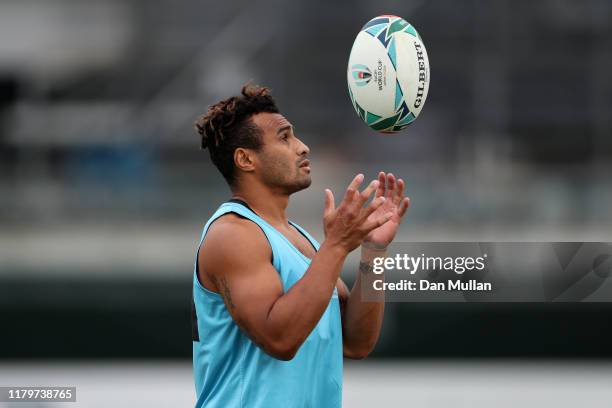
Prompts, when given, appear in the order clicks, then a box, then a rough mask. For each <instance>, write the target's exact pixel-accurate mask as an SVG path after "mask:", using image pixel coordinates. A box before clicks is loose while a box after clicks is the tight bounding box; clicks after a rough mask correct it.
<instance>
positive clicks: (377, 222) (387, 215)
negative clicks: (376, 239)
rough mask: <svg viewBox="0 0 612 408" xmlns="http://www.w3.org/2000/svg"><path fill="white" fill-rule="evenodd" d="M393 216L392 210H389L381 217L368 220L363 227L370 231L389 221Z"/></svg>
mask: <svg viewBox="0 0 612 408" xmlns="http://www.w3.org/2000/svg"><path fill="white" fill-rule="evenodd" d="M391 217H393V213H392V212H388V213H385V214H382V215H381V216H380V217H377V218H376V219H374V220H371V221H366V222H365V224H364V225H363V228H364V229H365V230H366V231H368V232H369V231H372V230H374V229H376V228H378V227H380V226H381V225H383V224H384V223H386V222H387V221H389V220H390V219H391Z"/></svg>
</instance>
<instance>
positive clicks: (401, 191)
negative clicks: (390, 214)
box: [393, 179, 405, 207]
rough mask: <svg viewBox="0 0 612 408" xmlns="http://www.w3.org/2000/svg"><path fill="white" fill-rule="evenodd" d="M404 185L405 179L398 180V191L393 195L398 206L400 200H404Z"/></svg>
mask: <svg viewBox="0 0 612 408" xmlns="http://www.w3.org/2000/svg"><path fill="white" fill-rule="evenodd" d="M404 187H405V184H404V180H402V179H399V180H397V191H396V193H395V196H394V197H393V203H394V204H395V205H397V206H398V207H399V205H400V202H401V201H402V198H404Z"/></svg>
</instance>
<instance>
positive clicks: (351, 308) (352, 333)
mask: <svg viewBox="0 0 612 408" xmlns="http://www.w3.org/2000/svg"><path fill="white" fill-rule="evenodd" d="M385 253H386V251H385V250H384V249H375V248H368V247H364V246H362V247H361V260H360V262H359V272H358V274H357V279H356V280H355V284H354V285H353V289H352V290H351V292H350V295H349V298H348V301H347V304H346V311H345V315H344V320H343V326H344V327H343V328H344V345H345V353H346V354H347V356H348V357H354V358H363V357H365V356H367V355H368V354H369V353H370V352H371V351H372V350H373V349H374V346H375V345H376V342H377V341H378V336H379V335H380V329H381V326H382V321H383V316H384V311H385V294H384V292H382V291H376V290H374V289H373V286H372V284H373V282H374V280H377V279H383V275H375V274H374V273H373V272H372V263H373V259H374V258H376V257H380V256H385Z"/></svg>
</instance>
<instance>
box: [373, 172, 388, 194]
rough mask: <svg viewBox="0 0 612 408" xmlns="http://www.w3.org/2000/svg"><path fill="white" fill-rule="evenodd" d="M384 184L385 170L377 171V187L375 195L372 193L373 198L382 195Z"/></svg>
mask: <svg viewBox="0 0 612 408" xmlns="http://www.w3.org/2000/svg"><path fill="white" fill-rule="evenodd" d="M386 186H387V175H386V174H385V172H383V171H381V172H380V173H378V188H377V189H376V195H374V198H378V197H384V195H385V188H386Z"/></svg>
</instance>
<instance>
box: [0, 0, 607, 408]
mask: <svg viewBox="0 0 612 408" xmlns="http://www.w3.org/2000/svg"><path fill="white" fill-rule="evenodd" d="M380 14H396V15H399V16H402V17H403V18H405V19H406V20H408V21H409V22H410V23H412V24H413V25H414V26H415V27H416V29H417V30H418V31H419V33H420V34H421V36H422V38H423V40H424V42H425V45H426V47H427V51H428V54H429V59H430V63H431V79H432V80H431V85H430V89H429V96H428V99H427V102H426V104H425V108H424V110H423V112H422V113H421V116H420V117H419V119H418V120H417V121H416V122H415V123H414V124H413V125H411V126H410V127H409V128H408V129H406V130H405V131H403V132H402V133H400V134H397V135H384V136H383V135H379V134H376V133H374V132H372V131H370V130H369V129H368V128H367V127H366V126H365V125H364V124H363V123H362V122H361V121H360V119H359V118H358V117H357V115H356V114H355V112H354V111H353V108H352V106H351V103H350V100H349V96H348V92H347V86H346V63H347V61H348V56H349V52H350V49H351V46H352V42H353V39H354V37H355V36H356V34H357V32H358V31H359V29H360V28H361V26H362V25H363V24H364V23H365V22H366V21H367V20H369V19H370V18H372V17H374V16H376V15H380ZM611 23H612V2H609V1H606V0H588V1H580V2H578V1H573V0H538V1H531V2H528V1H509V0H495V1H487V2H483V1H477V0H472V1H456V0H452V1H451V0H432V1H423V0H415V1H399V0H395V1H393V0H388V1H379V2H375V3H373V2H366V1H337V2H324V1H322V0H315V1H292V2H283V1H280V0H272V1H265V2H257V1H250V2H249V1H231V2H212V1H195V0H181V1H168V0H152V1H146V2H145V1H142V0H123V1H119V0H96V1H92V0H89V1H87V0H79V1H76V0H45V1H35V0H1V1H0V327H1V329H0V385H6V386H8V385H29V384H32V385H77V387H78V390H77V400H78V401H81V404H83V406H90V407H97V406H100V407H102V406H140V405H147V406H150V407H153V406H160V407H162V406H170V405H172V406H189V405H191V404H192V403H193V402H194V401H195V396H194V395H193V394H194V387H193V383H192V377H191V371H190V370H191V360H190V359H191V332H190V316H189V303H190V299H191V282H192V281H191V279H192V273H193V261H194V256H195V250H196V247H197V244H198V239H199V236H200V233H201V229H202V227H203V225H204V223H205V222H206V220H207V219H208V217H209V216H210V215H211V214H212V212H213V211H214V210H215V209H216V207H217V206H218V205H219V204H220V203H221V202H223V201H224V200H225V199H227V198H229V190H228V188H227V187H226V185H225V183H224V181H223V179H222V177H221V176H220V174H219V173H218V171H217V170H216V168H215V167H214V166H213V165H212V163H211V161H210V159H209V156H208V152H207V151H200V150H199V139H198V137H197V135H196V133H195V132H194V131H193V128H192V124H193V122H194V120H195V119H196V118H197V117H198V116H199V115H201V114H202V113H204V112H205V111H206V109H207V106H208V105H210V104H212V103H215V102H216V101H218V100H219V99H221V98H225V97H228V96H230V95H234V94H237V93H238V92H239V90H240V87H241V85H242V84H243V83H245V82H246V81H247V80H253V81H254V82H255V83H259V84H262V85H266V86H269V87H270V88H272V90H273V94H274V95H275V97H276V99H277V102H278V104H279V106H280V108H281V110H282V111H283V113H284V114H285V116H287V117H288V118H289V119H290V120H291V121H292V122H293V124H294V125H295V126H296V129H297V135H298V136H299V137H300V138H301V139H302V140H303V141H305V142H306V143H307V144H308V145H309V146H310V148H311V161H312V176H313V184H312V186H311V187H310V188H309V189H307V190H305V191H303V192H300V193H298V194H296V195H295V196H294V198H293V199H292V201H291V204H290V210H289V213H290V216H291V218H292V219H293V220H294V221H296V222H298V223H299V224H301V225H302V226H304V227H306V228H307V229H308V230H309V231H310V232H311V233H312V234H313V235H314V236H315V237H317V238H318V239H320V240H322V239H323V234H322V226H321V215H322V209H323V197H324V195H323V189H324V188H326V187H330V188H332V190H334V191H335V192H336V195H337V196H338V195H339V194H340V191H342V190H343V189H344V188H345V186H346V185H347V183H348V182H349V181H350V179H351V178H352V176H354V174H356V173H358V172H364V173H365V174H366V176H367V177H369V178H374V177H375V176H376V174H377V172H378V171H379V170H386V171H391V172H393V173H394V174H396V175H399V176H401V177H403V178H404V179H405V180H406V184H407V189H408V194H409V195H410V197H411V198H412V205H411V208H410V210H409V213H408V215H407V218H406V220H405V223H404V224H403V226H402V229H401V231H400V234H399V237H398V238H397V240H398V241H519V242H524V241H602V242H610V241H612V211H610V210H611V208H612V177H611V174H612V115H611V113H612V79H611V75H610V72H612V52H611V50H612V30H611V29H610V27H611ZM356 267H357V259H356V258H355V257H352V258H350V259H349V260H348V261H347V263H346V265H345V270H344V272H343V278H344V279H345V281H347V282H349V283H350V282H352V280H353V274H354V271H355V270H356ZM611 313H612V307H611V306H610V304H609V303H556V304H555V303H550V304H544V303H512V304H510V303H505V304H504V303H498V304H491V303H464V304H459V303H452V304H433V303H432V304H426V303H423V304H411V303H405V304H389V305H388V308H387V314H386V317H385V324H384V327H383V329H384V332H383V334H382V337H381V339H380V342H379V345H378V347H377V349H376V351H375V353H374V354H373V356H372V357H371V358H370V359H368V360H367V361H365V362H357V363H354V364H347V368H346V383H345V394H344V395H345V406H350V407H353V406H354V407H360V406H364V407H365V406H370V405H372V404H374V403H377V404H381V403H382V404H384V405H387V406H408V405H409V406H428V407H438V406H448V405H449V404H452V405H453V406H466V407H477V406H491V405H495V406H538V407H541V406H556V407H560V406H576V405H578V404H579V403H580V404H581V405H586V406H609V403H607V402H606V401H607V400H609V399H611V398H612V391H610V389H609V384H610V381H611V380H612V364H610V363H611V361H612V360H610V357H612V351H611V348H610V344H611V341H612V325H610V321H611V316H612V315H611ZM79 390H80V391H79ZM385 398H387V399H385ZM84 401H85V402H84ZM504 404H506V405H504ZM0 406H3V405H2V403H0ZM7 406H8V405H7ZM19 406H24V405H23V404H20V405H19ZM36 406H42V405H36ZM54 406H58V405H54ZM66 406H70V405H69V404H66Z"/></svg>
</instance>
